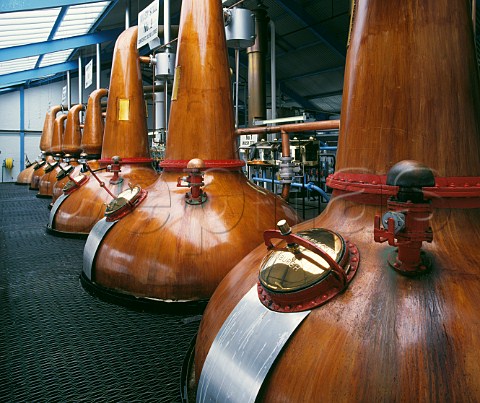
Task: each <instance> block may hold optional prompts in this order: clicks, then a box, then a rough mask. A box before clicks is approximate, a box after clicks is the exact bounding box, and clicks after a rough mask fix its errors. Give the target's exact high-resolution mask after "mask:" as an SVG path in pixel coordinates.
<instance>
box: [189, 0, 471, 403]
mask: <svg viewBox="0 0 480 403" xmlns="http://www.w3.org/2000/svg"><path fill="white" fill-rule="evenodd" d="M419 5H420V2H419V1H417V0H408V1H405V2H402V4H395V5H393V4H391V3H388V2H385V1H382V0H369V1H367V2H363V3H362V2H360V4H359V5H357V7H356V11H355V15H354V18H353V25H352V31H351V40H350V44H349V48H348V54H347V61H346V70H345V80H344V91H343V104H342V113H341V120H340V134H339V138H338V149H337V153H336V157H337V160H336V170H335V172H334V173H333V174H331V175H330V176H329V177H328V179H327V185H328V186H329V187H330V188H332V189H333V193H332V199H331V200H330V202H329V205H328V208H327V209H326V210H325V211H324V212H322V213H321V214H320V215H319V216H318V217H316V218H315V219H313V220H311V221H307V222H304V223H302V224H300V225H298V226H295V227H293V228H292V229H291V230H290V229H289V228H288V227H286V226H285V225H284V223H280V224H281V225H280V228H279V229H278V230H274V229H273V227H271V228H272V229H270V230H267V231H266V232H265V244H266V246H267V248H268V249H269V250H267V251H266V250H265V245H262V246H259V247H258V248H257V249H255V250H254V251H253V252H251V253H250V254H248V255H247V256H246V257H245V258H244V259H243V260H242V261H241V262H240V263H239V264H238V265H237V266H236V267H235V268H234V269H232V271H231V272H230V273H229V275H228V277H226V278H225V279H224V280H223V281H222V282H221V283H220V284H219V286H218V287H217V289H216V291H215V293H214V294H213V295H212V298H211V299H210V302H209V304H208V307H207V309H206V311H205V312H204V314H203V316H202V321H201V324H200V328H199V332H198V335H197V338H196V344H195V349H194V352H192V355H193V357H194V358H193V357H192V356H188V357H187V358H186V368H185V374H186V376H185V378H184V385H183V386H184V388H183V389H182V390H184V391H185V394H184V396H183V397H184V400H185V401H193V399H192V397H193V396H195V397H196V401H197V402H207V401H225V400H228V401H233V402H242V403H244V402H260V401H262V402H263V401H265V402H275V401H289V402H298V401H302V402H318V401H319V400H321V401H337V400H339V399H340V400H342V401H396V400H402V401H421V400H425V396H426V395H425V391H428V393H427V394H428V398H427V399H431V400H444V401H452V400H457V399H459V398H460V399H462V398H466V399H470V400H479V399H480V389H479V387H478V382H477V381H476V378H477V374H478V368H479V366H478V365H477V363H478V362H480V352H479V349H478V348H477V347H478V346H479V345H480V329H479V328H478V327H476V326H472V324H473V323H477V322H478V320H479V319H480V311H479V310H478V309H477V306H478V304H479V302H480V300H479V298H478V292H477V291H478V289H479V288H480V274H479V273H478V269H477V265H476V264H475V262H476V261H477V260H478V247H477V245H478V243H479V241H480V231H479V229H478V225H477V223H478V222H479V221H480V157H479V154H478V150H479V149H480V123H479V118H480V117H479V115H478V110H479V108H480V97H479V96H478V94H479V93H480V92H479V90H480V86H479V77H478V68H477V60H476V55H475V52H474V47H473V46H472V44H473V31H472V29H471V24H470V11H471V10H470V7H471V4H470V3H469V2H458V3H456V4H455V5H454V4H452V2H450V1H447V0H440V1H439V0H427V1H422V2H421V7H420V6H419ZM412 9H415V13H411V10H412ZM392 21H395V24H392ZM452 32H455V33H456V35H455V36H452V34H451V33H452ZM439 55H442V57H439ZM386 61H388V62H386ZM365 66H374V68H365ZM413 72H414V73H413ZM452 93H454V94H456V95H455V97H452V96H451V94H452ZM385 99H388V100H389V101H388V102H385ZM392 105H395V107H392ZM419 110H422V114H421V116H420V115H419V114H418V111H419ZM445 110H455V111H459V113H458V114H456V115H455V116H451V115H449V116H446V115H445V114H444V111H445ZM459 126H460V127H462V128H463V129H462V132H461V134H460V135H459V133H458V127H459ZM459 156H460V158H459ZM299 238H303V239H299ZM318 249H321V250H322V252H320V251H319V250H318ZM352 270H354V271H355V272H356V274H355V277H354V278H353V280H352V281H351V282H350V283H349V284H348V276H349V275H350V273H352ZM345 275H346V277H347V281H345ZM347 284H348V287H346V285H347ZM342 290H343V292H342ZM465 357H468V359H465ZM439 362H441V363H442V365H439ZM188 363H193V364H192V365H190V366H188ZM306 374H308V376H305V375H306ZM327 379H328V380H327ZM326 380H327V381H326ZM412 380H413V383H412ZM192 385H195V386H192ZM412 385H413V386H412Z"/></svg>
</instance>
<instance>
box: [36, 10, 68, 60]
mask: <svg viewBox="0 0 480 403" xmlns="http://www.w3.org/2000/svg"><path fill="white" fill-rule="evenodd" d="M67 11H68V7H62V9H61V10H60V12H59V13H58V17H57V20H56V21H55V24H53V27H52V30H51V31H50V35H48V38H47V41H51V40H53V38H54V36H55V34H56V33H57V31H58V27H59V26H60V24H61V23H62V21H63V18H64V17H65V14H67ZM42 61H43V55H40V57H39V58H38V60H37V63H36V64H35V68H38V67H40V64H41V63H42Z"/></svg>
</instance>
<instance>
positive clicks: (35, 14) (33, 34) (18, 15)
mask: <svg viewBox="0 0 480 403" xmlns="http://www.w3.org/2000/svg"><path fill="white" fill-rule="evenodd" d="M59 13H60V8H50V9H43V10H32V11H19V12H13V13H5V14H2V15H1V18H0V48H8V47H11V46H20V45H26V44H29V43H36V42H43V41H46V40H47V39H48V36H49V35H50V32H51V30H52V27H53V25H54V24H55V21H56V20H57V17H58V14H59Z"/></svg>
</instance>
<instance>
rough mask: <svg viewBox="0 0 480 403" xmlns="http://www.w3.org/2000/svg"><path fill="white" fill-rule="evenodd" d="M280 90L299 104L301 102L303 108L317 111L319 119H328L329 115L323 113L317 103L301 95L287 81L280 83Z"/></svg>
mask: <svg viewBox="0 0 480 403" xmlns="http://www.w3.org/2000/svg"><path fill="white" fill-rule="evenodd" d="M279 88H280V91H281V92H282V93H283V94H285V95H286V96H287V97H289V98H291V99H292V100H293V101H295V102H296V103H297V104H299V105H300V106H301V107H302V108H304V109H305V110H306V111H311V112H315V114H316V115H318V116H317V119H326V118H327V115H326V114H323V113H321V112H320V111H319V110H318V106H317V105H315V104H314V103H313V102H310V101H309V100H308V99H305V98H304V97H302V96H301V95H299V94H298V93H297V92H296V91H294V90H292V89H291V88H290V87H288V86H287V85H286V84H285V83H282V82H281V83H280V84H279Z"/></svg>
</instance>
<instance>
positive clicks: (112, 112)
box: [102, 27, 150, 160]
mask: <svg viewBox="0 0 480 403" xmlns="http://www.w3.org/2000/svg"><path fill="white" fill-rule="evenodd" d="M115 155H118V156H120V157H121V158H149V156H150V155H149V150H148V138H147V120H146V108H145V99H144V96H143V85H142V74H141V70H140V62H139V60H138V50H137V27H132V28H129V29H127V30H126V31H124V32H122V33H121V34H120V36H119V37H118V39H117V42H116V44H115V51H114V54H113V62H112V72H111V78H110V89H109V96H108V104H107V119H106V123H105V135H104V137H103V148H102V159H104V160H107V159H111V158H112V157H113V156H115Z"/></svg>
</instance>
